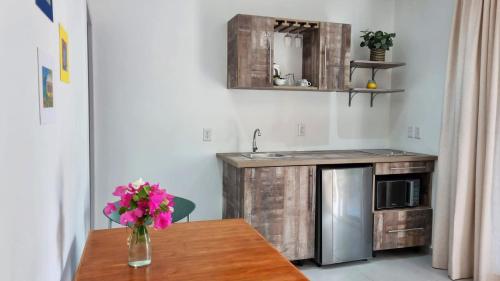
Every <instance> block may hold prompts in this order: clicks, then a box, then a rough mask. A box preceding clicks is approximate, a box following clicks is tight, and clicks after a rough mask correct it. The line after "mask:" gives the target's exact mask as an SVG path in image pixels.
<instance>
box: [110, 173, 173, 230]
mask: <svg viewBox="0 0 500 281" xmlns="http://www.w3.org/2000/svg"><path fill="white" fill-rule="evenodd" d="M113 195H115V196H118V197H120V202H119V207H120V208H119V209H118V212H119V214H120V224H122V225H129V224H134V225H135V224H139V225H142V224H145V223H147V222H151V221H152V222H153V226H154V228H155V229H165V228H167V227H168V226H169V225H171V224H172V213H173V212H174V196H172V195H171V194H168V193H167V192H166V191H165V189H162V188H160V185H159V184H150V183H149V182H143V181H142V179H139V180H137V181H135V182H133V183H129V184H128V185H121V186H118V187H116V189H115V191H114V192H113ZM115 211H117V208H116V206H115V204H114V203H108V204H107V205H106V207H105V208H104V212H105V213H106V215H109V214H111V213H112V212H115Z"/></svg>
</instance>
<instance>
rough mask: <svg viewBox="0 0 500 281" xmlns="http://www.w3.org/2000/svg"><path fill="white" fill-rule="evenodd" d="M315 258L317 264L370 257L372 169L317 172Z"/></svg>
mask: <svg viewBox="0 0 500 281" xmlns="http://www.w3.org/2000/svg"><path fill="white" fill-rule="evenodd" d="M317 179H318V192H317V194H318V200H317V201H316V202H318V203H319V204H318V207H317V209H316V210H317V215H316V218H317V220H316V247H315V248H316V251H315V259H316V262H317V263H318V264H320V265H327V264H334V263H342V262H350V261H357V260H365V259H369V258H371V257H372V227H373V214H372V188H373V187H372V183H373V168H372V167H371V166H346V167H342V166H339V167H323V168H319V169H318V177H317Z"/></svg>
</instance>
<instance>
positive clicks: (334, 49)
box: [227, 15, 351, 91]
mask: <svg viewBox="0 0 500 281" xmlns="http://www.w3.org/2000/svg"><path fill="white" fill-rule="evenodd" d="M274 32H283V33H292V34H301V35H302V36H303V39H302V40H303V43H302V45H303V47H302V58H300V59H301V60H302V78H304V79H307V80H308V81H310V82H311V84H312V85H311V87H310V88H309V89H307V88H306V89H307V90H319V91H348V90H349V87H350V83H349V74H350V72H349V71H350V61H351V58H350V49H351V26H350V25H349V24H339V23H329V22H311V21H302V20H290V19H278V18H271V17H261V16H251V15H236V16H235V17H233V18H232V19H231V20H230V21H229V23H228V50H227V54H228V67H227V86H228V88H230V89H238V88H239V89H278V90H283V89H286V90H290V89H293V87H292V88H291V87H289V86H288V87H276V86H273V80H272V78H273V77H272V76H273V61H274ZM298 59H299V58H298ZM298 89H301V88H300V87H299V88H298Z"/></svg>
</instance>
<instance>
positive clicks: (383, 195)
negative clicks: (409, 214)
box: [375, 179, 420, 210]
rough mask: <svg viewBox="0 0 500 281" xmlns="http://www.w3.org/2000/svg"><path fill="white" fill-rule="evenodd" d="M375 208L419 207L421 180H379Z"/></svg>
mask: <svg viewBox="0 0 500 281" xmlns="http://www.w3.org/2000/svg"><path fill="white" fill-rule="evenodd" d="M375 193H376V198H375V209H377V210H380V209H391V208H405V207H417V206H418V205H419V202H420V180H419V179H409V180H380V181H377V185H376V189H375Z"/></svg>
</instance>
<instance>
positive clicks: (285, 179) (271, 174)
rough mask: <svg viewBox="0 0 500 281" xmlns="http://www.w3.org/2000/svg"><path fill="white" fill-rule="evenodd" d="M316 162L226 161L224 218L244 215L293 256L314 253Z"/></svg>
mask: <svg viewBox="0 0 500 281" xmlns="http://www.w3.org/2000/svg"><path fill="white" fill-rule="evenodd" d="M315 189H316V167H315V166H289V167H261V168H241V169H240V168H235V167H233V166H231V165H228V164H226V163H225V164H224V173H223V194H224V204H223V218H244V219H245V220H246V221H247V222H248V223H250V224H251V225H252V226H253V227H255V228H256V229H257V230H258V231H259V232H260V233H261V234H262V236H264V237H265V238H266V239H267V240H268V241H269V242H270V243H271V244H273V245H274V246H275V247H276V248H277V249H278V250H279V251H280V252H281V253H282V254H283V255H285V256H286V257H287V258H288V259H290V260H301V259H309V258H313V257H314V229H315V228H314V220H315Z"/></svg>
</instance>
